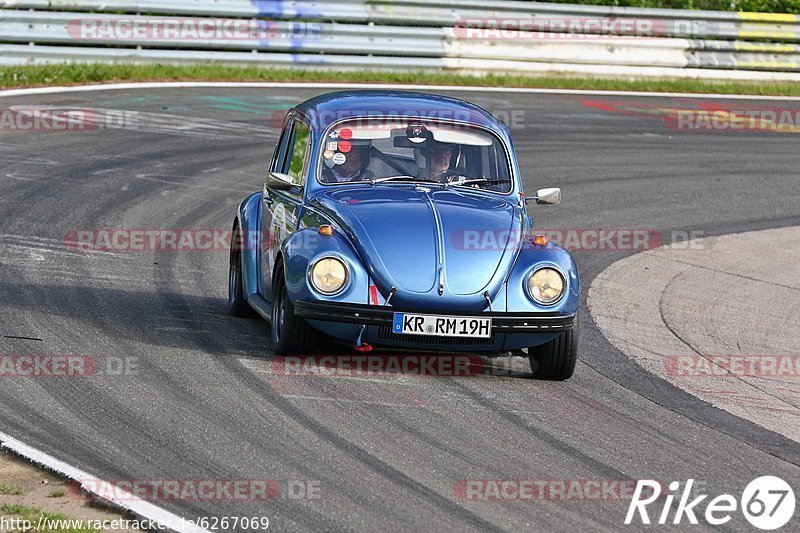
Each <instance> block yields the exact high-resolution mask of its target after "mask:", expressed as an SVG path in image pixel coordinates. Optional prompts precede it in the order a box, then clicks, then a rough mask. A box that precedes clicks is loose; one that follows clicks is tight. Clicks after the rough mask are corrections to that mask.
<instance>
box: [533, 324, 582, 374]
mask: <svg viewBox="0 0 800 533" xmlns="http://www.w3.org/2000/svg"><path fill="white" fill-rule="evenodd" d="M528 359H529V360H530V363H531V371H533V377H535V378H536V379H546V380H551V381H563V380H565V379H569V378H571V377H572V374H573V373H574V372H575V363H576V362H577V361H578V315H577V314H576V315H575V323H574V325H573V326H572V329H571V330H569V331H565V332H564V333H561V334H560V335H559V336H558V337H556V338H555V339H553V340H551V341H550V342H546V343H545V344H542V345H540V346H534V347H532V348H528Z"/></svg>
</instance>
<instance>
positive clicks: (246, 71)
mask: <svg viewBox="0 0 800 533" xmlns="http://www.w3.org/2000/svg"><path fill="white" fill-rule="evenodd" d="M144 81H254V82H258V81H261V82H267V81H271V82H343V83H414V84H425V85H457V86H497V87H538V88H549V89H586V90H588V89H593V90H618V91H648V92H683V93H713V94H743V95H770V96H800V83H796V82H739V81H705V80H684V79H636V80H627V79H612V78H573V77H532V76H520V75H511V74H509V75H497V74H493V75H487V76H470V75H461V74H441V73H439V74H437V73H428V72H369V71H353V72H327V71H311V70H307V71H300V70H289V69H271V68H261V67H232V66H223V65H191V66H177V65H122V64H116V65H112V64H59V65H33V66H18V67H0V89H12V88H22V87H43V86H52V85H83V84H92V83H118V82H144Z"/></svg>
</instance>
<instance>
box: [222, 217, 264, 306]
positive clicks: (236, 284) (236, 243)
mask: <svg viewBox="0 0 800 533" xmlns="http://www.w3.org/2000/svg"><path fill="white" fill-rule="evenodd" d="M240 236H241V233H240V232H239V228H236V229H235V230H234V231H233V240H232V242H231V261H230V266H229V268H228V311H230V313H231V314H232V315H233V316H238V317H241V318H256V317H257V316H258V313H256V312H255V310H253V308H252V307H250V304H248V303H247V300H245V298H244V281H243V280H242V252H241V251H240V250H241V242H240V241H241V237H240Z"/></svg>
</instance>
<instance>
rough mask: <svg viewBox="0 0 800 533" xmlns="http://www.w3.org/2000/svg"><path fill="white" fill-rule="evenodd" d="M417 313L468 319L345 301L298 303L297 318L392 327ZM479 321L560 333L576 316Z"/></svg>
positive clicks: (498, 315) (499, 316)
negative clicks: (397, 320)
mask: <svg viewBox="0 0 800 533" xmlns="http://www.w3.org/2000/svg"><path fill="white" fill-rule="evenodd" d="M401 312H406V313H414V314H421V315H436V316H445V317H446V316H465V315H464V314H463V313H462V314H460V315H455V314H453V313H442V312H439V311H435V310H417V309H414V310H407V309H397V308H394V307H385V306H378V305H366V304H351V303H341V302H303V301H299V302H296V303H295V304H294V313H295V315H297V316H299V317H301V318H304V319H306V320H319V321H321V322H340V323H346V324H358V325H363V326H378V327H382V328H391V327H392V324H393V322H394V314H395V313H401ZM468 316H475V317H476V318H487V317H489V318H491V319H492V333H493V334H495V333H558V332H561V331H568V330H570V329H572V327H573V324H574V323H575V315H574V314H572V315H559V314H558V313H554V312H523V313H505V312H493V313H481V314H480V315H471V314H470V315H468Z"/></svg>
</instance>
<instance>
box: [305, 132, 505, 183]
mask: <svg viewBox="0 0 800 533" xmlns="http://www.w3.org/2000/svg"><path fill="white" fill-rule="evenodd" d="M324 142H325V146H324V147H323V149H322V150H323V154H322V161H321V163H322V164H321V172H320V181H321V182H322V183H323V184H336V183H344V182H363V181H370V180H385V179H395V178H397V177H400V179H403V180H407V181H414V180H418V181H433V182H438V183H442V184H447V185H448V186H449V185H452V186H465V187H471V188H476V189H484V190H489V191H494V192H500V193H508V192H510V191H511V189H512V186H513V183H512V174H511V169H510V167H509V164H508V157H507V154H506V149H505V147H504V145H503V143H502V141H501V140H500V139H499V138H498V137H496V136H495V135H493V134H491V133H490V132H488V131H486V130H483V129H481V128H478V127H475V126H470V125H464V124H445V123H436V122H433V121H428V122H424V121H419V120H411V121H398V122H394V121H385V120H384V121H380V120H371V119H366V120H365V119H354V120H352V121H347V122H343V123H340V124H338V125H337V126H336V127H334V128H333V129H331V130H330V131H329V132H328V134H327V135H326V138H325V141H324Z"/></svg>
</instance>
